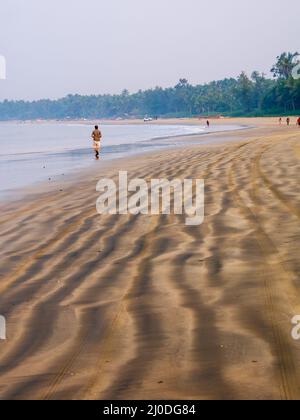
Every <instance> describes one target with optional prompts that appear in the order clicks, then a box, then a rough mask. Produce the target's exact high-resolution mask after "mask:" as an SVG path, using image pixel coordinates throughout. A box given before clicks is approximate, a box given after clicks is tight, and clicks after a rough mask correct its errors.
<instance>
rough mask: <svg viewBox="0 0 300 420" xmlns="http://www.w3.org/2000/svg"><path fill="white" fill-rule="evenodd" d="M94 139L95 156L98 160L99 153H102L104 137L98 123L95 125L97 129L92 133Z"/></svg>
mask: <svg viewBox="0 0 300 420" xmlns="http://www.w3.org/2000/svg"><path fill="white" fill-rule="evenodd" d="M92 139H93V140H94V150H95V157H96V159H97V160H98V159H99V153H100V146H101V139H102V133H101V131H100V130H99V127H98V125H95V130H94V131H93V133H92Z"/></svg>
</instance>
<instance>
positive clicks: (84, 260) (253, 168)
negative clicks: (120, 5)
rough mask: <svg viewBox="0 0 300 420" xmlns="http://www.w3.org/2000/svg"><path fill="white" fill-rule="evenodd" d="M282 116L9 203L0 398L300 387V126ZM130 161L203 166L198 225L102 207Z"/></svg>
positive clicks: (256, 393) (140, 168)
mask: <svg viewBox="0 0 300 420" xmlns="http://www.w3.org/2000/svg"><path fill="white" fill-rule="evenodd" d="M276 121H277V120H276ZM276 121H275V120H257V121H256V122H253V120H252V122H251V125H256V126H257V127H258V128H256V129H252V130H245V131H240V132H236V133H227V134H222V133H221V134H214V135H211V139H213V138H215V139H218V141H219V142H220V144H217V145H212V146H207V145H192V146H186V147H185V148H184V149H177V150H167V151H163V152H160V153H157V152H155V153H151V154H148V155H145V156H143V157H139V158H130V159H123V160H118V161H114V162H110V163H105V164H102V163H101V162H99V169H98V170H97V173H95V172H94V173H85V175H84V177H83V175H81V181H79V177H77V182H75V180H73V181H72V182H70V181H69V182H66V183H65V184H64V185H61V184H60V185H55V186H52V187H51V188H49V189H47V188H45V189H44V188H43V191H41V190H40V191H35V192H34V191H32V192H31V194H30V195H28V196H27V198H26V199H23V200H22V201H20V202H15V203H6V204H2V206H1V216H0V220H1V231H0V241H1V247H0V255H1V260H0V261H1V266H0V276H1V277H0V313H1V314H2V315H5V316H6V318H7V328H8V339H7V340H6V341H1V342H0V398H1V399H263V398H264V399H298V398H300V342H297V341H293V340H292V338H291V329H292V325H291V318H292V317H293V316H294V315H297V314H300V281H299V273H300V260H299V249H300V223H299V222H300V130H299V129H297V128H296V127H290V128H289V129H288V128H286V127H278V126H277V124H276ZM231 122H234V123H236V122H237V123H240V122H241V120H238V121H236V120H234V121H231ZM245 123H246V122H245ZM228 140H231V141H230V142H227V143H226V141H228ZM121 169H122V170H128V171H129V175H130V177H144V178H146V179H150V178H153V177H154V178H162V177H168V178H175V177H181V178H187V177H194V178H205V182H206V216H205V222H204V224H203V225H201V226H199V227H187V226H186V225H185V224H184V218H183V217H180V216H99V215H98V214H97V213H96V209H95V202H96V198H97V193H96V191H95V185H96V182H97V180H98V179H99V178H100V177H102V176H106V177H107V176H116V175H117V173H118V171H119V170H121ZM82 179H83V180H82ZM60 189H62V190H63V191H60Z"/></svg>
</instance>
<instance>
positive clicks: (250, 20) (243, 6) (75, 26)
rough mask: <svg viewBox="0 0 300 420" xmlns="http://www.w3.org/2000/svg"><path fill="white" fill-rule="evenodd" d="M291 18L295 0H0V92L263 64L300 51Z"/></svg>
mask: <svg viewBox="0 0 300 420" xmlns="http://www.w3.org/2000/svg"><path fill="white" fill-rule="evenodd" d="M299 17H300V1H299V0H285V1H282V0H242V1H241V0H206V1H204V0H1V4H0V55H4V56H5V57H6V60H7V80H6V81H2V80H0V100H3V99H4V98H8V99H11V98H14V99H36V98H43V97H49V98H57V97H62V96H64V95H66V94H69V93H80V94H99V93H118V92H120V91H121V90H122V89H124V88H127V89H129V90H130V91H131V92H134V91H136V90H138V89H145V88H149V87H155V86H156V85H160V86H164V87H166V86H172V85H174V84H175V83H176V82H177V81H178V79H179V78H181V77H185V78H187V79H189V81H190V82H192V83H194V84H195V83H203V82H208V81H211V80H214V79H222V78H224V77H229V76H237V75H238V74H239V72H240V71H241V70H246V71H248V72H250V71H252V70H254V69H257V70H259V71H264V72H267V71H268V70H269V69H270V68H271V66H272V64H273V62H274V60H275V57H276V56H277V55H278V54H279V53H281V52H283V51H285V50H291V51H295V50H300V24H299Z"/></svg>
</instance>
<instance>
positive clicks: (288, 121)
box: [286, 117, 291, 126]
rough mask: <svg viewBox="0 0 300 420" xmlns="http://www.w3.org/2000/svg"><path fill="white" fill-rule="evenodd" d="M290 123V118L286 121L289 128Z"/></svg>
mask: <svg viewBox="0 0 300 420" xmlns="http://www.w3.org/2000/svg"><path fill="white" fill-rule="evenodd" d="M290 122H291V120H290V118H289V117H288V118H287V119H286V124H287V126H289V125H290Z"/></svg>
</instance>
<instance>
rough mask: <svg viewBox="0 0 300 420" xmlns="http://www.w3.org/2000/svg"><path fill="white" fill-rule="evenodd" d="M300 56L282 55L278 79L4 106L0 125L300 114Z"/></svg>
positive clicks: (180, 85) (241, 78) (259, 78)
mask: <svg viewBox="0 0 300 420" xmlns="http://www.w3.org/2000/svg"><path fill="white" fill-rule="evenodd" d="M298 57H299V54H298V53H293V54H292V53H283V54H281V55H280V56H279V57H277V61H276V64H275V65H274V66H273V68H272V69H271V72H272V73H273V75H274V79H269V78H266V76H265V75H264V74H261V73H259V72H257V71H254V72H253V73H252V75H251V77H249V76H248V75H247V74H246V73H245V72H242V73H241V74H240V76H239V77H238V78H237V79H234V78H231V79H224V80H220V81H214V82H211V83H209V84H205V85H197V86H192V85H190V84H189V83H188V81H187V80H186V79H181V80H180V81H179V83H178V84H177V85H176V86H175V87H173V88H167V89H162V88H160V87H157V88H155V89H149V90H146V91H139V92H137V93H134V94H130V93H129V92H128V91H127V90H124V91H123V92H122V94H120V95H98V96H96V95H95V96H94V95H93V96H80V95H69V96H67V97H65V98H63V99H59V100H56V101H51V100H40V101H34V102H25V101H4V102H1V103H0V120H34V119H66V118H72V119H79V118H92V119H99V118H118V117H121V118H131V117H144V116H145V115H148V116H152V117H154V116H159V117H190V116H200V115H202V116H206V115H217V114H222V115H228V116H229V115H230V116H264V115H285V114H300V79H295V78H293V77H292V72H293V69H294V68H295V67H296V66H297V65H298V64H299V61H298V60H297V59H298Z"/></svg>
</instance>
